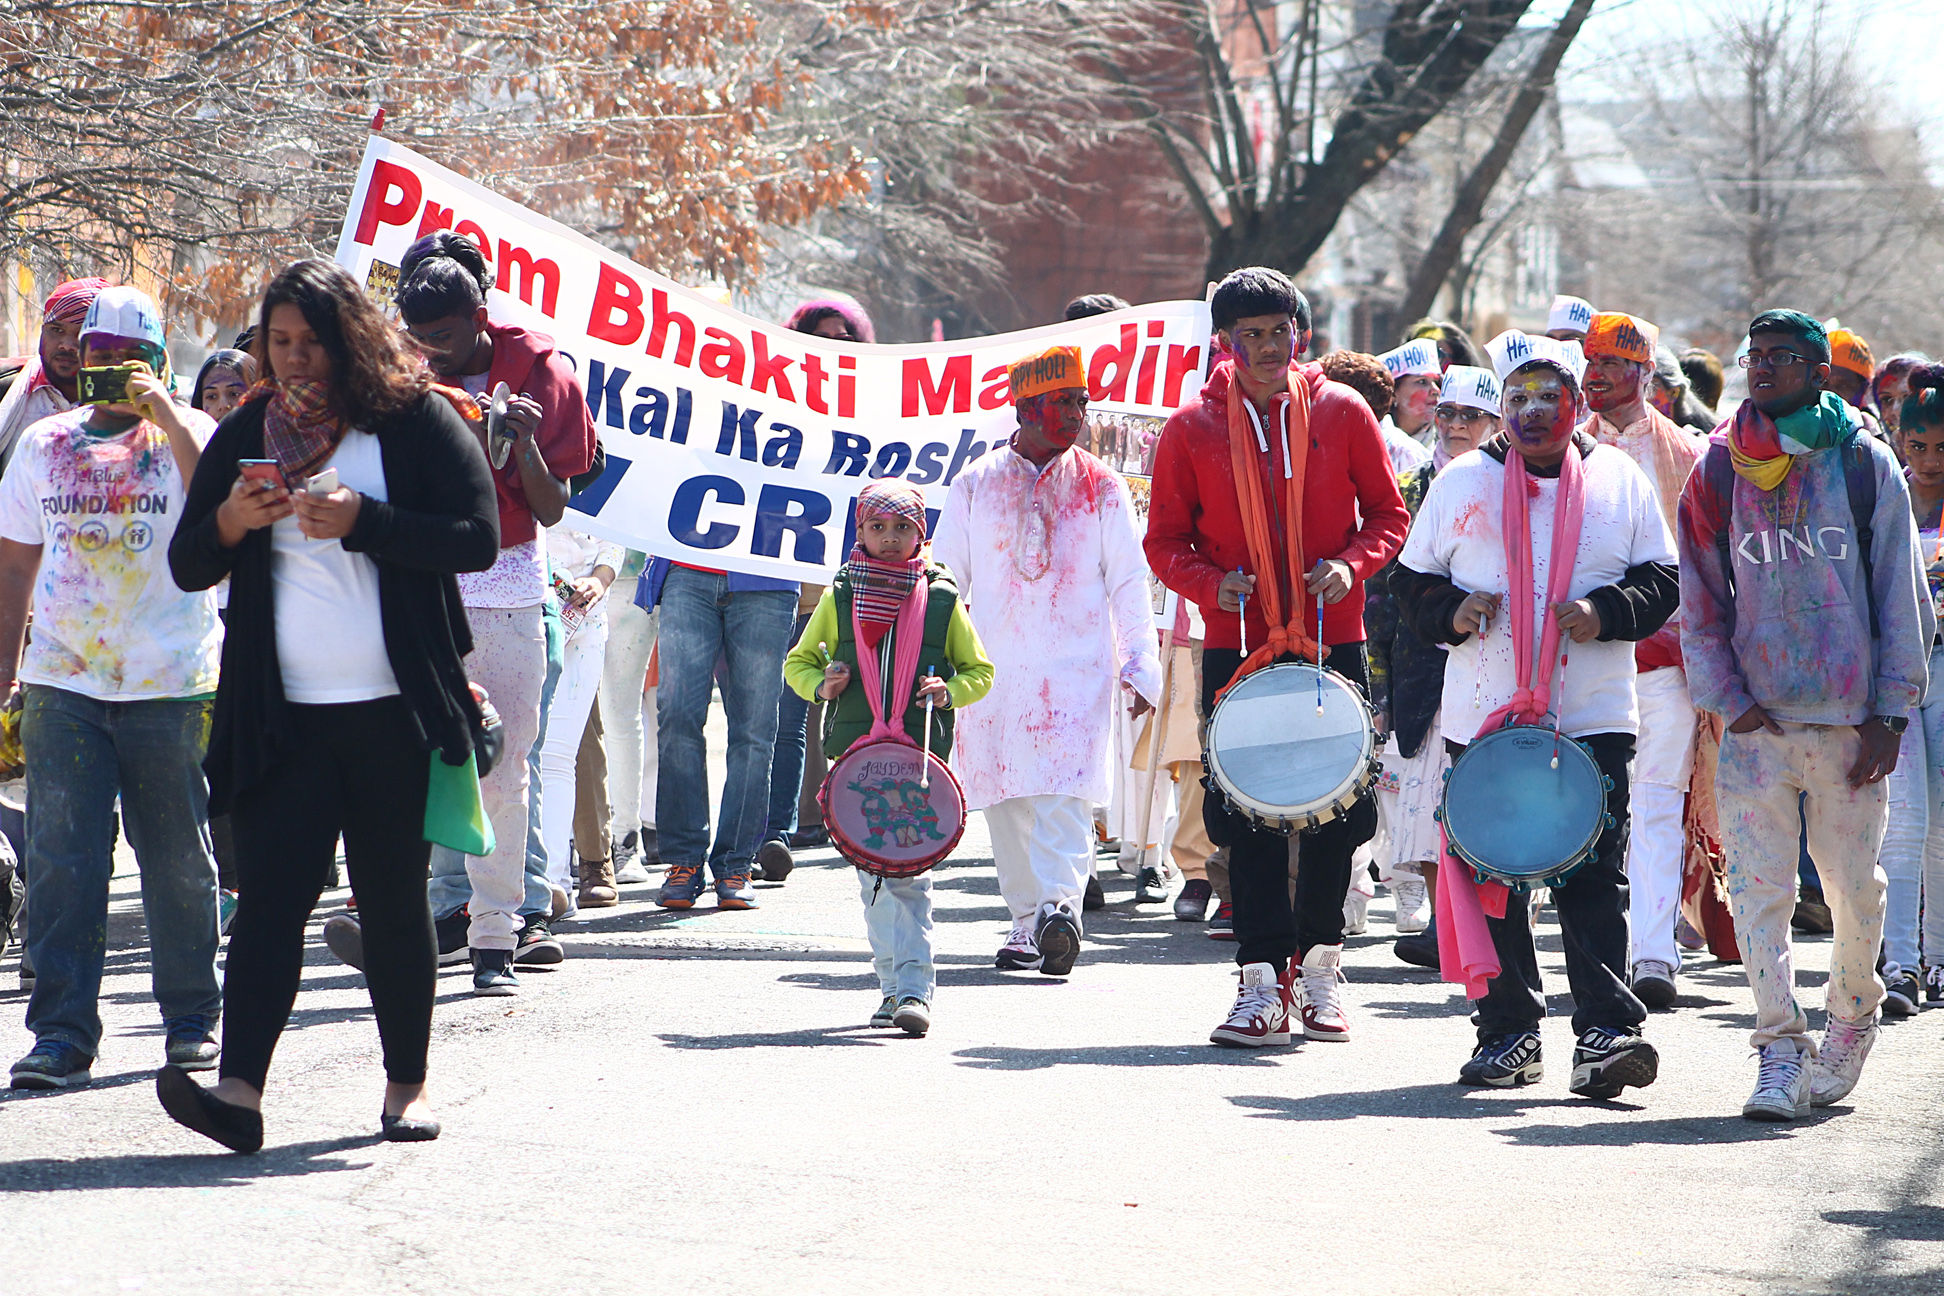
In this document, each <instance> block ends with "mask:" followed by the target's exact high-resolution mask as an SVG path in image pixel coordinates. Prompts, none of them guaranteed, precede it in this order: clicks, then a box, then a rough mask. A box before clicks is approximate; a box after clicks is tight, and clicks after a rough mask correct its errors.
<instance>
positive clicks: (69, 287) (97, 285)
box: [41, 279, 108, 324]
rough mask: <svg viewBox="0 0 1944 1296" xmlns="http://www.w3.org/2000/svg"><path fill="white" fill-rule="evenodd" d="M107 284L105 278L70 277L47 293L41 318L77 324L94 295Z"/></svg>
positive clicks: (92, 303) (92, 301)
mask: <svg viewBox="0 0 1944 1296" xmlns="http://www.w3.org/2000/svg"><path fill="white" fill-rule="evenodd" d="M107 286H108V281H107V280H106V279H70V280H68V281H67V282H66V283H64V284H62V285H61V286H60V287H58V288H56V289H55V290H54V291H53V292H51V293H49V294H48V295H47V305H45V306H43V307H41V318H42V319H44V320H52V321H53V322H55V323H56V324H79V323H80V322H81V321H82V320H83V319H85V318H87V314H88V307H90V306H92V305H94V299H95V297H96V295H97V294H99V293H100V292H101V290H102V289H103V288H106V287H107Z"/></svg>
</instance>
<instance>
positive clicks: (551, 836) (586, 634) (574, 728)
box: [540, 599, 608, 892]
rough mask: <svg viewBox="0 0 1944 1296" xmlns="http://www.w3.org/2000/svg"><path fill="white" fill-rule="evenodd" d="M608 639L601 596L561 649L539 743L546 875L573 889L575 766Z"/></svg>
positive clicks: (541, 814)
mask: <svg viewBox="0 0 1944 1296" xmlns="http://www.w3.org/2000/svg"><path fill="white" fill-rule="evenodd" d="M607 639H608V621H607V600H605V599H603V600H602V601H601V602H600V603H597V604H595V606H594V611H593V612H592V613H590V614H589V615H588V618H587V620H586V621H585V622H583V623H582V625H581V628H580V633H579V634H577V635H575V636H574V637H573V638H572V639H569V640H568V641H567V643H566V645H565V646H564V647H562V649H561V652H560V679H559V681H558V682H557V683H556V684H555V685H554V695H553V705H551V706H550V707H548V708H547V739H546V741H545V742H543V743H542V744H541V745H540V844H541V845H542V846H543V847H545V848H546V851H547V881H549V882H551V883H553V884H554V885H555V886H557V887H560V888H562V889H563V890H566V891H569V892H571V891H572V890H573V889H574V884H573V880H572V875H571V874H570V873H569V871H568V864H567V844H568V843H569V842H570V841H572V840H573V837H574V797H575V790H574V789H575V785H574V767H575V765H576V763H577V762H578V761H579V758H580V748H581V738H582V736H583V735H584V734H585V733H586V732H587V717H588V714H589V713H590V712H592V711H593V710H594V698H595V695H596V694H597V693H598V692H599V691H600V687H601V663H602V661H603V659H604V658H605V656H606V653H607Z"/></svg>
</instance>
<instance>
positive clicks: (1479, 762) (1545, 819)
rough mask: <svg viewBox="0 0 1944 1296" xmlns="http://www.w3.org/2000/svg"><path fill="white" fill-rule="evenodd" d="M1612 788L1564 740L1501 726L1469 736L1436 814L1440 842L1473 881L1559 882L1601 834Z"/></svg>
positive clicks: (1522, 887)
mask: <svg viewBox="0 0 1944 1296" xmlns="http://www.w3.org/2000/svg"><path fill="white" fill-rule="evenodd" d="M1433 740H1434V741H1435V740H1436V736H1435V735H1433ZM1555 753H1557V755H1558V767H1557V768H1554V761H1553V757H1554V754H1555ZM1612 787H1613V780H1611V779H1609V778H1608V777H1607V776H1606V775H1604V774H1602V773H1601V772H1600V767H1599V766H1598V765H1597V764H1595V763H1594V761H1593V756H1592V753H1590V752H1589V751H1588V750H1587V749H1586V748H1585V747H1583V746H1581V745H1580V744H1579V743H1577V742H1574V741H1573V740H1572V739H1571V738H1566V737H1562V736H1560V735H1558V734H1556V733H1554V732H1553V730H1552V729H1551V728H1550V727H1544V726H1540V725H1508V726H1507V727H1505V728H1503V729H1495V730H1493V731H1492V732H1491V733H1488V734H1486V735H1485V736H1483V737H1482V738H1476V739H1474V740H1473V741H1472V743H1471V745H1470V746H1468V747H1466V748H1465V750H1464V753H1463V754H1462V755H1460V756H1459V757H1458V759H1457V760H1456V761H1455V762H1453V764H1452V767H1451V771H1450V773H1448V774H1446V775H1445V787H1444V797H1443V799H1442V800H1441V801H1440V802H1439V805H1438V812H1437V813H1438V820H1439V822H1440V823H1442V824H1443V825H1444V830H1445V844H1446V845H1447V846H1448V847H1449V848H1450V850H1451V853H1452V854H1453V855H1454V856H1456V857H1457V858H1458V859H1459V860H1461V861H1462V862H1464V863H1465V864H1467V865H1469V866H1470V867H1471V870H1472V876H1473V877H1474V878H1475V879H1476V880H1477V881H1479V882H1503V883H1504V884H1505V885H1506V886H1508V887H1511V888H1512V889H1513V890H1514V891H1530V890H1533V889H1535V888H1537V887H1542V886H1547V887H1549V886H1558V885H1559V884H1560V883H1562V882H1564V881H1565V880H1566V879H1567V878H1568V877H1571V876H1572V874H1573V871H1574V870H1575V869H1577V868H1579V867H1580V866H1581V865H1583V864H1585V863H1586V862H1587V861H1588V860H1590V859H1592V858H1593V856H1594V854H1595V853H1596V851H1597V848H1598V845H1599V841H1600V834H1601V833H1603V832H1605V831H1606V830H1607V829H1608V828H1610V827H1612V826H1613V816H1612V815H1610V814H1608V813H1607V809H1606V794H1607V793H1608V791H1610V790H1611V789H1612Z"/></svg>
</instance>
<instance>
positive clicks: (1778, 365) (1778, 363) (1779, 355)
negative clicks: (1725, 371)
mask: <svg viewBox="0 0 1944 1296" xmlns="http://www.w3.org/2000/svg"><path fill="white" fill-rule="evenodd" d="M1735 363H1736V364H1738V365H1740V366H1741V367H1742V368H1744V369H1792V368H1794V367H1795V366H1796V365H1799V364H1807V363H1809V362H1808V361H1807V360H1806V359H1804V358H1803V357H1802V356H1799V355H1797V354H1796V353H1795V352H1793V351H1770V352H1768V353H1767V354H1765V355H1755V354H1753V353H1752V352H1751V353H1750V354H1748V355H1745V356H1737V357H1736V359H1735Z"/></svg>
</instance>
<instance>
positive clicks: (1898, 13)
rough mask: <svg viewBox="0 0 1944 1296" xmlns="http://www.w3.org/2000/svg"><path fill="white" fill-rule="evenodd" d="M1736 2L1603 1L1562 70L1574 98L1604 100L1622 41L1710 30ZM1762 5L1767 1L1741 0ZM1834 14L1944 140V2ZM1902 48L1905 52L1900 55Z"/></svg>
mask: <svg viewBox="0 0 1944 1296" xmlns="http://www.w3.org/2000/svg"><path fill="white" fill-rule="evenodd" d="M1736 2H1737V0H1597V3H1596V4H1595V5H1594V8H1593V13H1592V16H1591V17H1589V18H1588V19H1587V20H1586V26H1585V27H1584V28H1583V29H1581V31H1580V34H1579V38H1578V39H1577V40H1576V41H1574V43H1573V49H1572V50H1571V52H1570V53H1569V54H1568V56H1567V60H1566V65H1565V69H1564V72H1563V73H1562V78H1561V79H1562V82H1563V87H1562V88H1563V89H1564V90H1565V93H1566V95H1567V97H1568V98H1582V99H1598V98H1603V97H1605V96H1604V93H1603V91H1604V89H1605V78H1604V77H1603V76H1602V74H1601V70H1600V64H1601V62H1602V61H1603V59H1604V58H1606V57H1608V56H1610V55H1611V53H1612V51H1613V49H1614V47H1615V46H1616V45H1621V44H1625V45H1629V46H1631V45H1633V44H1634V43H1635V42H1636V41H1637V40H1638V39H1639V37H1640V35H1641V34H1642V32H1643V30H1644V32H1645V33H1647V34H1649V35H1653V34H1665V36H1666V37H1667V39H1669V40H1670V41H1675V40H1680V39H1682V37H1683V36H1684V35H1694V36H1698V35H1702V34H1704V33H1705V32H1706V31H1707V30H1708V14H1709V12H1710V11H1715V10H1719V9H1721V8H1725V7H1726V5H1727V4H1730V3H1736ZM1739 2H1741V3H1759V2H1760V0H1739ZM1566 5H1567V0H1539V2H1538V3H1537V4H1535V5H1534V6H1533V8H1532V12H1531V14H1530V16H1529V17H1530V19H1533V20H1542V21H1546V22H1550V21H1552V20H1554V19H1555V18H1557V17H1558V16H1559V15H1560V14H1561V13H1563V12H1564V11H1565V9H1566ZM1828 7H1829V11H1830V14H1831V16H1832V17H1834V18H1837V19H1839V20H1845V21H1850V22H1855V23H1857V24H1858V25H1859V41H1858V47H1859V50H1860V52H1861V54H1862V57H1863V58H1864V60H1865V61H1866V63H1867V64H1868V65H1869V66H1870V67H1871V68H1872V69H1873V71H1874V73H1875V75H1876V76H1877V77H1878V79H1879V80H1880V81H1881V82H1882V84H1883V85H1884V88H1885V90H1886V92H1888V93H1890V94H1893V95H1895V96H1896V98H1897V99H1898V101H1899V105H1900V106H1901V107H1902V108H1903V109H1904V110H1905V111H1907V112H1908V113H1909V114H1911V115H1912V116H1914V117H1916V118H1917V120H1918V121H1919V123H1920V124H1921V125H1922V126H1924V127H1925V128H1926V129H1925V135H1926V136H1927V138H1928V139H1929V140H1930V142H1931V144H1932V147H1933V148H1935V147H1937V145H1938V144H1939V143H1940V141H1941V140H1944V96H1939V95H1938V94H1937V93H1936V89H1935V76H1936V73H1935V66H1936V63H1935V58H1936V51H1937V49H1938V48H1939V47H1940V46H1944V0H1828ZM1900 51H1902V52H1904V56H1903V57H1901V58H1899V57H1897V54H1898V53H1899V52H1900Z"/></svg>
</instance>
